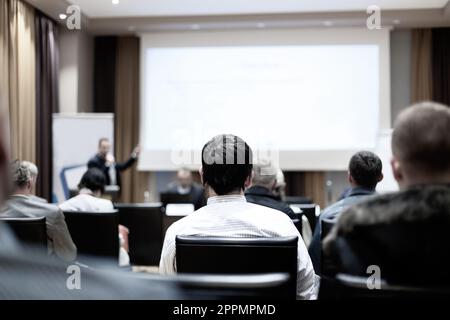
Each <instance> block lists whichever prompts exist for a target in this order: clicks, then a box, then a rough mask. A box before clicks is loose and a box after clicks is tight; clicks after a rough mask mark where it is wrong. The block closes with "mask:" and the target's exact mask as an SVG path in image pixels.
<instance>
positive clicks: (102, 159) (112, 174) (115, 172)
mask: <svg viewBox="0 0 450 320" xmlns="http://www.w3.org/2000/svg"><path fill="white" fill-rule="evenodd" d="M110 150H111V142H109V140H108V139H107V138H101V139H100V140H99V142H98V152H97V154H96V155H95V156H93V157H92V158H91V159H89V162H88V164H87V166H88V169H91V168H97V169H100V170H101V171H102V172H103V173H104V175H105V178H106V185H107V186H109V185H118V186H120V172H121V171H124V170H126V169H128V168H129V167H131V166H132V165H133V164H134V163H135V162H136V161H137V158H138V156H139V152H140V147H139V146H137V147H136V148H134V150H133V152H132V153H131V156H130V158H129V159H128V160H127V161H125V162H124V163H117V162H115V159H114V156H113V155H112V154H111V153H110Z"/></svg>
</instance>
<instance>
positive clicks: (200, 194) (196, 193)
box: [167, 168, 206, 210]
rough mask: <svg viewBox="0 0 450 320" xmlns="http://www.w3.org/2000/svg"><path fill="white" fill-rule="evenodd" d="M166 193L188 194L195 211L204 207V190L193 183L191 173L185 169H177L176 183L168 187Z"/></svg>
mask: <svg viewBox="0 0 450 320" xmlns="http://www.w3.org/2000/svg"><path fill="white" fill-rule="evenodd" d="M167 192H170V193H176V194H188V195H189V197H190V199H191V202H192V204H193V205H194V208H195V210H198V209H200V208H201V207H203V206H205V205H206V197H205V189H204V188H203V187H202V186H201V185H200V184H198V183H195V182H194V180H193V177H192V172H191V171H190V170H189V169H187V168H180V169H178V171H177V181H176V182H175V183H174V184H171V185H169V188H168V190H167Z"/></svg>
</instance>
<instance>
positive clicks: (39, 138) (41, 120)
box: [35, 12, 59, 201]
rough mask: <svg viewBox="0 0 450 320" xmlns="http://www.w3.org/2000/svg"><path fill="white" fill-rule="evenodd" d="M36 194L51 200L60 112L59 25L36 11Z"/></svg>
mask: <svg viewBox="0 0 450 320" xmlns="http://www.w3.org/2000/svg"><path fill="white" fill-rule="evenodd" d="M35 24H36V62H37V64H36V143H37V145H38V146H39V148H37V149H36V165H37V167H38V168H39V179H38V180H37V185H36V193H37V195H38V196H40V197H43V198H46V199H47V200H48V201H51V195H52V169H53V161H52V158H53V139H52V114H53V113H54V112H58V110H59V106H58V69H59V61H58V57H59V54H58V27H57V25H56V24H55V22H54V21H53V20H51V19H50V18H48V17H46V16H45V15H43V14H42V13H40V12H36V17H35Z"/></svg>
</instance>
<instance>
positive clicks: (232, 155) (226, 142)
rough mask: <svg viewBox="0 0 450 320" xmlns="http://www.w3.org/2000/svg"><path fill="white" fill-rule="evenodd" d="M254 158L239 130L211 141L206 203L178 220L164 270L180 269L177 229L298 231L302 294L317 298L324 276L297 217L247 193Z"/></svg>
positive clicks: (249, 234) (237, 233) (262, 233)
mask: <svg viewBox="0 0 450 320" xmlns="http://www.w3.org/2000/svg"><path fill="white" fill-rule="evenodd" d="M252 162H253V159H252V150H251V149H250V147H249V146H248V145H247V143H246V142H245V141H244V140H242V139H241V138H239V137H237V136H234V135H219V136H216V137H214V138H213V139H212V140H210V141H209V142H207V143H206V144H205V146H204V147H203V150H202V168H201V169H200V174H201V177H202V182H203V185H204V186H205V188H206V189H208V194H209V196H210V197H209V199H208V201H207V205H206V206H205V207H203V208H201V209H199V210H197V211H195V212H194V213H192V214H190V215H189V216H187V217H185V218H183V219H181V220H179V221H177V222H175V223H174V224H172V225H171V226H170V228H169V229H168V230H167V233H166V237H165V240H164V246H163V250H162V254H161V261H160V265H159V267H160V272H161V273H163V274H171V273H174V272H176V263H175V259H176V257H175V256H176V252H175V237H176V236H177V235H199V234H201V235H202V236H212V237H241V238H242V237H246V238H255V237H283V236H297V237H298V238H299V241H298V276H297V296H298V297H299V298H301V299H315V298H316V296H317V289H318V288H317V283H318V281H317V280H318V278H317V276H316V275H315V274H314V270H313V267H312V263H311V259H310V258H309V255H308V252H307V250H306V247H305V244H304V243H303V239H302V238H301V236H300V234H299V232H298V231H297V229H296V228H295V226H294V225H293V223H292V221H291V219H290V218H289V217H288V216H287V215H286V214H284V213H282V212H281V211H278V210H274V209H271V208H268V207H263V206H260V205H257V204H253V203H249V202H247V201H246V199H245V196H244V190H245V189H246V188H247V187H248V186H250V185H251V180H252V167H253V165H252ZM205 259H207V257H205ZM230 263H231V262H230ZM236 263H239V261H236Z"/></svg>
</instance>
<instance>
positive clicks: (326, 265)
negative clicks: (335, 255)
mask: <svg viewBox="0 0 450 320" xmlns="http://www.w3.org/2000/svg"><path fill="white" fill-rule="evenodd" d="M335 223H336V220H333V219H322V221H321V226H322V233H321V234H320V242H321V244H320V245H321V246H322V245H323V239H325V237H326V236H327V235H328V234H329V233H330V231H331V229H333V227H334V225H335ZM320 252H321V256H320V265H321V275H323V276H325V275H327V274H334V272H336V270H337V266H335V265H334V264H333V262H332V261H331V259H326V257H325V256H324V253H323V250H321V251H320Z"/></svg>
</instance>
